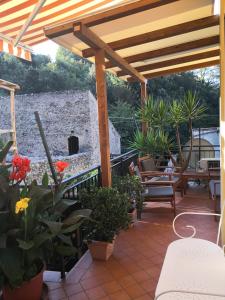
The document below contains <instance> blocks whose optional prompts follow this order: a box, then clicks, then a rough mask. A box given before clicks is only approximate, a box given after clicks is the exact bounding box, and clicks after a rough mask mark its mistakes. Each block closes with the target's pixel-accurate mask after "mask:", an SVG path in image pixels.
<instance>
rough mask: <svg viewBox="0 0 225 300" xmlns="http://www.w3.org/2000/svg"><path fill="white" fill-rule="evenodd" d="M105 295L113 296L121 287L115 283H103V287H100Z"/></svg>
mask: <svg viewBox="0 0 225 300" xmlns="http://www.w3.org/2000/svg"><path fill="white" fill-rule="evenodd" d="M101 287H102V288H103V290H104V291H105V293H106V294H107V295H108V294H113V293H115V292H117V291H119V290H121V286H120V285H119V284H118V282H117V281H111V282H108V283H105V284H104V285H102V286H101Z"/></svg>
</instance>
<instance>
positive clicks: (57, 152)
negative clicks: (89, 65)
mask: <svg viewBox="0 0 225 300" xmlns="http://www.w3.org/2000/svg"><path fill="white" fill-rule="evenodd" d="M15 106H16V128H17V145H18V150H19V153H20V154H22V155H26V156H29V157H36V158H37V157H38V158H45V152H44V148H43V145H42V142H41V139H40V135H39V131H38V128H37V125H36V122H35V118H34V111H38V112H39V115H40V118H41V121H42V125H43V128H44V131H45V134H46V138H47V141H48V145H49V148H50V152H51V154H52V155H53V156H66V155H68V146H67V138H68V136H69V134H70V131H71V130H74V132H75V135H76V136H78V137H79V144H80V153H82V152H87V151H88V152H89V153H91V159H93V160H95V161H99V139H98V114H97V101H96V99H95V98H94V96H93V95H92V94H91V93H90V92H89V91H65V92H54V93H53V92H50V93H40V94H30V95H16V98H15ZM0 112H4V114H0V128H1V129H6V128H9V126H10V112H9V99H7V98H3V97H0ZM109 127H110V144H111V153H112V154H119V153H120V136H119V134H118V132H117V131H116V129H115V128H114V127H113V125H112V124H111V123H110V124H109Z"/></svg>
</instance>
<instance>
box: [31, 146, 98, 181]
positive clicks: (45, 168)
mask: <svg viewBox="0 0 225 300" xmlns="http://www.w3.org/2000/svg"><path fill="white" fill-rule="evenodd" d="M52 160H53V163H55V162H56V161H59V160H63V161H66V162H68V163H69V167H68V168H66V169H65V172H64V178H65V177H71V176H74V175H75V174H76V175H77V174H79V173H81V172H83V171H84V170H86V169H89V168H91V167H93V166H94V165H95V164H96V161H95V160H93V159H92V153H91V152H90V151H88V152H83V153H78V154H74V155H70V156H58V157H52ZM45 172H47V173H48V175H49V176H50V177H49V178H50V182H52V180H51V172H50V168H49V164H48V162H47V160H46V159H32V161H31V172H30V173H28V176H27V179H28V182H31V181H32V180H34V179H36V180H37V181H38V182H39V183H41V179H42V176H43V174H44V173H45Z"/></svg>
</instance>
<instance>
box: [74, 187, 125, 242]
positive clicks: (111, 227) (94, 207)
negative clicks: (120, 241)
mask: <svg viewBox="0 0 225 300" xmlns="http://www.w3.org/2000/svg"><path fill="white" fill-rule="evenodd" d="M80 201H81V205H82V207H83V208H85V209H90V210H91V211H92V212H91V215H90V217H91V220H92V221H90V222H89V223H88V224H87V227H86V230H87V239H88V240H97V241H104V242H112V241H113V239H114V238H115V235H116V234H118V233H119V232H120V230H122V229H125V228H127V226H128V224H129V221H130V219H129V216H128V213H127V212H128V208H129V199H128V198H127V195H126V194H121V193H119V191H118V190H117V189H115V188H106V187H103V188H99V189H97V188H93V189H91V190H89V191H85V190H83V191H81V193H80Z"/></svg>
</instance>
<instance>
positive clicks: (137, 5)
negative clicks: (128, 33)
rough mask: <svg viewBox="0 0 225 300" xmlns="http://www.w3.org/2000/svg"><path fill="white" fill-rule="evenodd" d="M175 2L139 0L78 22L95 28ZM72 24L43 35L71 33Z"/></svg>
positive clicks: (57, 27) (168, 0)
mask: <svg viewBox="0 0 225 300" xmlns="http://www.w3.org/2000/svg"><path fill="white" fill-rule="evenodd" d="M177 1H179V0H163V1H162V0H139V1H137V2H134V3H130V4H126V5H121V6H119V7H116V8H113V9H110V10H108V11H104V12H101V13H98V14H94V15H92V16H88V17H84V18H81V19H80V20H79V22H81V23H82V24H84V25H86V26H88V27H91V26H96V25H99V24H103V23H106V22H109V21H113V20H117V19H120V18H124V17H127V16H130V15H133V14H137V13H139V12H142V11H145V10H149V9H153V8H156V7H159V6H163V5H166V4H169V3H172V2H177ZM73 23H74V22H68V23H66V24H64V25H63V26H62V25H58V26H56V27H54V28H49V29H47V30H45V34H46V36H47V37H48V38H55V37H57V36H60V35H64V34H67V33H72V32H73Z"/></svg>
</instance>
